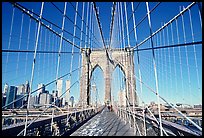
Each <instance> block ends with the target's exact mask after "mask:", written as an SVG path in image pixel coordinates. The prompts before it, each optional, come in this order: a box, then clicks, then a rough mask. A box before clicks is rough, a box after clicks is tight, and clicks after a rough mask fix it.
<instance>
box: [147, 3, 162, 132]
mask: <svg viewBox="0 0 204 138" xmlns="http://www.w3.org/2000/svg"><path fill="white" fill-rule="evenodd" d="M146 7H147V13H148V21H149V28H150V35H151V36H152V31H151V19H150V13H149V5H148V2H146ZM151 42H152V37H151ZM152 47H153V42H152ZM152 54H153V64H154V75H155V82H156V93H157V102H158V103H157V104H158V112H159V122H160V135H161V136H163V131H162V129H163V128H162V122H161V112H160V99H159V87H158V80H157V69H156V63H155V55H154V50H153V49H152Z"/></svg>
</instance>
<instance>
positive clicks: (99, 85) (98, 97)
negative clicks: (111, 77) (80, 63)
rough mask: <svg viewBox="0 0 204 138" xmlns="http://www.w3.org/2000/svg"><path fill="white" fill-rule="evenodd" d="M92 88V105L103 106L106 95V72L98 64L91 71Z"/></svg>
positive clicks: (90, 94)
mask: <svg viewBox="0 0 204 138" xmlns="http://www.w3.org/2000/svg"><path fill="white" fill-rule="evenodd" d="M90 87H91V88H90V93H89V103H90V105H92V106H97V104H102V103H101V101H102V100H103V98H104V94H105V90H104V88H105V84H104V72H103V69H102V68H101V67H100V65H98V64H96V65H95V66H94V67H93V68H92V70H91V74H90ZM94 87H95V88H94Z"/></svg>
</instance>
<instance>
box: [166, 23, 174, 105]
mask: <svg viewBox="0 0 204 138" xmlns="http://www.w3.org/2000/svg"><path fill="white" fill-rule="evenodd" d="M166 30H167V31H166V33H167V45H170V43H169V30H168V26H166ZM168 55H169V71H170V76H172V75H171V60H170V48H168ZM169 79H170V83H171V88H170V90H172V89H173V86H172V78H171V77H170V78H169ZM169 97H170V99H171V101H172V99H173V98H172V97H171V91H169ZM172 102H173V101H172Z"/></svg>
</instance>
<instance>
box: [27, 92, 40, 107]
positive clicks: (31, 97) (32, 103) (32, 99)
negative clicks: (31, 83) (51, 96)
mask: <svg viewBox="0 0 204 138" xmlns="http://www.w3.org/2000/svg"><path fill="white" fill-rule="evenodd" d="M37 98H38V97H37V95H31V96H30V102H29V108H33V107H34V105H35V104H36V101H37Z"/></svg>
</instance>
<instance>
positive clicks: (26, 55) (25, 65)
mask: <svg viewBox="0 0 204 138" xmlns="http://www.w3.org/2000/svg"><path fill="white" fill-rule="evenodd" d="M29 19H30V20H29V25H28V40H27V44H26V49H27V50H28V46H29V42H30V26H31V17H30V18H29ZM27 61H28V52H27V53H26V62H25V75H26V68H27Z"/></svg>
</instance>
